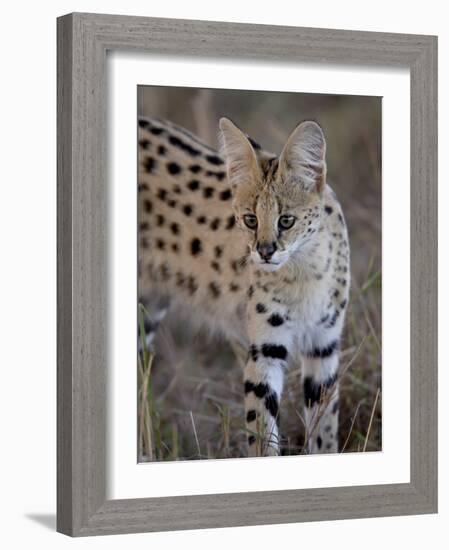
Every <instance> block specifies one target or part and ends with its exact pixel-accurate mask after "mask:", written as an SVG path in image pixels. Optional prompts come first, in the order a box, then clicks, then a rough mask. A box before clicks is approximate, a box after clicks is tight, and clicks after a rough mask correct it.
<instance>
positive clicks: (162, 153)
mask: <svg viewBox="0 0 449 550" xmlns="http://www.w3.org/2000/svg"><path fill="white" fill-rule="evenodd" d="M166 152H167V149H166V147H164V145H159V147H158V148H157V154H158V155H159V156H161V157H163V156H165V153H166Z"/></svg>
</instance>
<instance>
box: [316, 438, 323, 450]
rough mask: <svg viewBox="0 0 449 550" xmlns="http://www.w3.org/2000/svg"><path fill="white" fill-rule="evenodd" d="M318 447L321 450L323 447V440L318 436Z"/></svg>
mask: <svg viewBox="0 0 449 550" xmlns="http://www.w3.org/2000/svg"><path fill="white" fill-rule="evenodd" d="M316 445H317V447H318V449H321V446H322V445H323V440H322V439H321V437H320V436H318V437H317V438H316Z"/></svg>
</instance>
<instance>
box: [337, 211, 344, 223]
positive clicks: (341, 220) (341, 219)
mask: <svg viewBox="0 0 449 550" xmlns="http://www.w3.org/2000/svg"><path fill="white" fill-rule="evenodd" d="M338 220H339V222H340V223H343V216H342V215H341V214H340V213H339V214H338Z"/></svg>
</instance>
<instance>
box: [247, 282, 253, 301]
mask: <svg viewBox="0 0 449 550" xmlns="http://www.w3.org/2000/svg"><path fill="white" fill-rule="evenodd" d="M253 296H254V287H253V285H250V286H249V287H248V298H249V299H251V298H252V297H253Z"/></svg>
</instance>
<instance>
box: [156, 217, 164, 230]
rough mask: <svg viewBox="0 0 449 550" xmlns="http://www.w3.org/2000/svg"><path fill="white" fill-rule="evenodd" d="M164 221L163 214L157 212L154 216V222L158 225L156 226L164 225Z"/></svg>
mask: <svg viewBox="0 0 449 550" xmlns="http://www.w3.org/2000/svg"><path fill="white" fill-rule="evenodd" d="M164 223H165V218H164V216H162V214H158V215H157V216H156V224H157V226H158V227H161V226H163V225H164Z"/></svg>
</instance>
